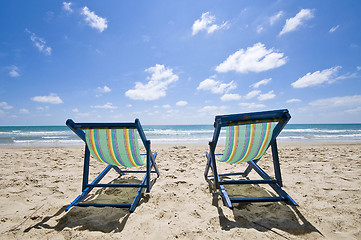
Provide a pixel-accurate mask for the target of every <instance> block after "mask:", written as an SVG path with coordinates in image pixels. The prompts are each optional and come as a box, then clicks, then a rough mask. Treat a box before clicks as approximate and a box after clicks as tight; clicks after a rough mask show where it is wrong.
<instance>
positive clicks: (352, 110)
mask: <svg viewBox="0 0 361 240" xmlns="http://www.w3.org/2000/svg"><path fill="white" fill-rule="evenodd" d="M359 112H361V106H360V107H356V108H352V109H348V110H345V113H359Z"/></svg>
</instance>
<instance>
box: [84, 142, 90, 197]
mask: <svg viewBox="0 0 361 240" xmlns="http://www.w3.org/2000/svg"><path fill="white" fill-rule="evenodd" d="M89 161H90V152H89V148H88V146H87V145H85V154H84V166H83V185H82V191H84V189H85V188H86V186H87V185H88V183H89Z"/></svg>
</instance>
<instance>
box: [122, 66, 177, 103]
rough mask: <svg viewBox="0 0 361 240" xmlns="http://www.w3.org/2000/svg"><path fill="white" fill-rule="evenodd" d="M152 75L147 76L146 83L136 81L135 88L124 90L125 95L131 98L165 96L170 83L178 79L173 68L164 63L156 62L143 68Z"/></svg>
mask: <svg viewBox="0 0 361 240" xmlns="http://www.w3.org/2000/svg"><path fill="white" fill-rule="evenodd" d="M145 71H146V72H148V73H151V74H152V75H151V76H150V77H147V79H148V82H147V83H146V84H143V83H140V82H136V83H135V88H134V89H130V90H128V91H126V92H125V96H127V97H129V98H131V99H133V100H145V101H150V100H156V99H159V98H161V97H165V96H166V91H167V89H168V86H169V85H170V84H171V83H174V82H176V81H178V76H177V75H176V74H174V73H173V69H171V68H166V67H165V66H164V65H159V64H156V65H155V66H154V67H150V68H148V69H146V70H145Z"/></svg>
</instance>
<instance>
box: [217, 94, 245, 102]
mask: <svg viewBox="0 0 361 240" xmlns="http://www.w3.org/2000/svg"><path fill="white" fill-rule="evenodd" d="M241 98H242V96H241V95H239V94H236V93H226V94H224V95H223V96H222V97H221V100H222V101H224V102H226V101H235V100H240V99H241Z"/></svg>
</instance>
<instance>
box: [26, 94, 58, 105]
mask: <svg viewBox="0 0 361 240" xmlns="http://www.w3.org/2000/svg"><path fill="white" fill-rule="evenodd" d="M31 100H32V101H34V102H42V103H51V104H60V103H63V100H61V98H60V97H59V96H58V95H56V94H55V93H50V94H49V96H35V97H33V98H31Z"/></svg>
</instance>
